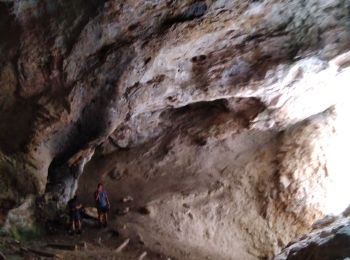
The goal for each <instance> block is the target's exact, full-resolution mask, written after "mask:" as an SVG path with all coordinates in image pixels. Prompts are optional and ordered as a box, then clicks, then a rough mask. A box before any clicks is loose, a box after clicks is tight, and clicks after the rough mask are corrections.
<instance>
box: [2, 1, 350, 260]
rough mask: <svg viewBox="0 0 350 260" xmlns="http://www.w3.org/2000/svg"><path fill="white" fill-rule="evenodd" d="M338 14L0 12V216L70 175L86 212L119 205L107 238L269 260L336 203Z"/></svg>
mask: <svg viewBox="0 0 350 260" xmlns="http://www.w3.org/2000/svg"><path fill="white" fill-rule="evenodd" d="M349 10H350V2H349V1H347V0H335V1H327V0H311V1H306V2H305V1H303V0H292V1H288V3H287V2H285V1H278V0H276V1H243V0H242V1H240V0H237V1H225V0H218V1H212V0H207V1H193V0H191V1H190V0H183V1H171V0H170V1H158V0H153V1H133V0H127V1H97V0H89V1H87V0H77V1H65V0H57V1H56V0H55V1H36V0H34V1H19V0H7V1H0V33H1V35H2V37H1V38H0V128H1V131H0V171H1V175H0V188H1V192H0V203H1V205H4V206H1V211H2V212H0V213H1V214H0V215H2V214H6V212H7V211H8V210H9V209H11V208H13V207H15V206H16V205H19V204H21V200H22V199H23V198H25V197H26V196H28V195H29V194H35V195H38V194H44V193H45V194H46V196H47V198H49V199H51V200H53V201H55V203H57V204H58V205H59V206H62V205H64V204H65V203H66V202H67V200H68V199H69V198H70V197H71V196H72V195H73V194H74V193H75V191H76V189H77V187H78V181H79V178H80V176H82V177H81V179H80V182H79V189H78V191H79V193H80V194H82V195H83V196H86V198H87V199H86V201H85V202H86V203H91V201H90V199H91V196H92V195H91V194H92V192H93V189H94V188H95V185H96V183H97V182H98V181H99V180H103V181H104V182H105V184H106V187H107V189H108V190H109V191H110V193H111V198H112V202H113V203H114V205H118V203H119V201H120V199H122V198H124V197H126V196H131V197H132V198H134V200H133V201H130V202H128V203H129V204H130V205H128V211H129V210H130V212H127V214H126V215H125V216H123V217H121V218H120V219H119V220H118V221H117V222H116V223H115V224H116V225H120V226H121V227H123V230H124V232H125V233H126V234H128V235H130V236H131V235H133V234H134V235H136V234H139V235H140V236H142V237H143V240H144V242H143V243H146V244H147V246H149V247H151V248H152V249H154V250H159V251H163V252H164V251H165V252H168V253H171V254H173V255H174V256H176V257H179V258H181V259H204V258H205V257H208V258H210V259H266V258H271V257H272V256H273V255H274V254H275V253H277V252H278V251H279V249H280V248H281V247H283V246H285V245H286V244H287V243H288V242H289V241H290V240H291V239H294V238H296V237H298V236H299V235H300V234H302V233H304V232H306V231H307V230H308V228H309V227H310V226H311V224H312V223H313V222H314V221H315V220H316V219H318V218H319V217H322V216H323V215H324V214H327V213H328V211H329V210H330V208H332V206H333V205H334V203H333V204H332V199H330V198H333V197H336V194H337V192H339V190H341V191H347V190H348V189H347V188H346V187H345V186H344V185H343V186H342V185H341V184H342V182H341V181H339V180H341V178H342V174H344V171H343V170H340V169H341V168H340V167H336V166H337V165H341V162H345V161H346V158H344V157H341V156H340V157H336V156H333V154H334V153H333V152H334V151H335V150H337V149H339V148H335V146H334V142H336V143H337V144H339V145H340V147H342V148H344V149H345V148H346V147H347V146H348V144H349V140H348V138H347V137H346V136H347V135H346V134H344V133H346V132H348V128H347V125H346V124H342V122H343V121H344V118H346V111H347V108H348V107H347V106H346V105H345V104H346V102H345V101H346V98H347V93H348V91H347V83H348V82H349V80H350V68H349V65H350V53H349V51H350V30H349V27H350V23H349V20H350V14H349ZM3 35H4V36H5V37H3ZM339 136H340V137H339ZM332 151H333V152H332ZM83 173H84V174H83ZM334 183H337V185H334ZM343 183H344V182H343ZM338 184H339V185H340V188H339V185H338ZM347 203H348V201H347V200H346V199H344V201H342V202H341V204H340V205H339V209H340V210H342V207H343V206H344V207H345V206H346V205H347ZM339 209H338V208H337V210H339ZM332 210H333V208H332ZM334 210H335V209H334ZM0 220H1V218H0ZM124 224H125V225H124Z"/></svg>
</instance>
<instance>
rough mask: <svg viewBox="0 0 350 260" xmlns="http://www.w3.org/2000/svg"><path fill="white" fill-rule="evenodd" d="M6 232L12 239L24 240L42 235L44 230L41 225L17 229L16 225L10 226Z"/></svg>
mask: <svg viewBox="0 0 350 260" xmlns="http://www.w3.org/2000/svg"><path fill="white" fill-rule="evenodd" d="M8 233H9V236H10V237H11V238H12V239H14V240H17V241H22V242H25V241H29V240H32V239H36V238H38V237H40V236H42V235H44V233H45V232H44V229H43V228H41V227H34V228H31V229H19V228H17V227H11V228H10V230H9V232H8Z"/></svg>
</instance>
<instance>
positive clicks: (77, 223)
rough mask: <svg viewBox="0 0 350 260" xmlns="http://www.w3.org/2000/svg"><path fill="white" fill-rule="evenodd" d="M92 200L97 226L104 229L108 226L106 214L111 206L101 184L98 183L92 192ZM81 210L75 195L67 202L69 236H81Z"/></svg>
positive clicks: (81, 206) (80, 204)
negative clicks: (96, 215)
mask: <svg viewBox="0 0 350 260" xmlns="http://www.w3.org/2000/svg"><path fill="white" fill-rule="evenodd" d="M94 200H95V204H96V208H97V213H98V224H99V226H100V227H106V226H107V224H108V212H109V210H110V208H111V204H110V202H109V199H108V196H107V192H106V190H105V189H104V187H103V185H102V183H99V184H98V185H97V189H96V191H95V192H94ZM82 208H83V205H82V203H81V202H80V200H79V197H78V195H75V196H74V197H73V198H72V199H71V200H69V201H68V205H67V209H68V211H69V219H70V233H71V234H74V233H77V234H81V211H82Z"/></svg>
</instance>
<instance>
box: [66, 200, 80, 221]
mask: <svg viewBox="0 0 350 260" xmlns="http://www.w3.org/2000/svg"><path fill="white" fill-rule="evenodd" d="M80 205H81V203H80V201H79V199H78V197H74V198H73V199H71V200H70V201H68V210H69V217H70V220H71V221H78V220H80V219H81V216H80V209H79V208H78V207H79V206H80Z"/></svg>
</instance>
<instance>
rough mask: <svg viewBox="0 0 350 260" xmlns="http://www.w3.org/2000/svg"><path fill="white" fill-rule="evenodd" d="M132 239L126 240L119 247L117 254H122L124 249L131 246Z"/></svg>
mask: <svg viewBox="0 0 350 260" xmlns="http://www.w3.org/2000/svg"><path fill="white" fill-rule="evenodd" d="M129 242H130V239H129V238H128V239H126V240H125V241H124V242H123V243H122V244H121V245H120V246H118V247H117V248H116V250H115V252H116V253H120V252H121V251H123V249H124V248H125V247H126V246H127V245H128V244H129Z"/></svg>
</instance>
